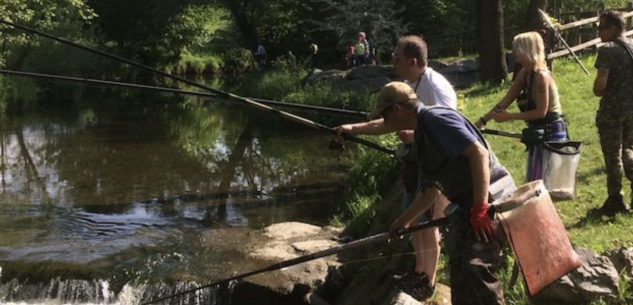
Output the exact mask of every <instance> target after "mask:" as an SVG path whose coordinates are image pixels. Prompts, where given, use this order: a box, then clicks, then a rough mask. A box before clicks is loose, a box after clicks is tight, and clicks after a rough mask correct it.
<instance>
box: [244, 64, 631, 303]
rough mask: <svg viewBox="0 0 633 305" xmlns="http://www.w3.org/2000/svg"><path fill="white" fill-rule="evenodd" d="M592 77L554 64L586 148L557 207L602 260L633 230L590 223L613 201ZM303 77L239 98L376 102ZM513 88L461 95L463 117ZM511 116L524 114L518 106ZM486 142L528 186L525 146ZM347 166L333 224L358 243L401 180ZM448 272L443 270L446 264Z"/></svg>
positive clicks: (249, 83) (374, 158)
mask: <svg viewBox="0 0 633 305" xmlns="http://www.w3.org/2000/svg"><path fill="white" fill-rule="evenodd" d="M582 61H583V64H584V65H585V66H587V67H592V66H593V63H594V62H595V56H586V57H583V58H582ZM590 71H591V72H592V75H590V76H586V75H585V74H583V73H582V70H581V69H580V67H579V66H578V65H577V64H576V63H575V62H573V61H570V60H567V59H560V60H557V61H555V62H554V78H555V80H556V82H557V84H558V88H559V93H560V99H561V103H562V106H563V110H564V112H565V113H566V114H567V116H568V121H569V133H570V137H571V138H572V140H576V141H581V142H582V143H583V146H582V155H581V161H580V166H579V168H578V173H577V179H576V183H577V185H576V191H577V195H576V198H575V199H574V200H570V201H563V202H557V203H556V204H555V205H556V208H557V210H558V213H559V215H560V217H561V219H562V220H563V222H564V224H565V226H566V228H567V230H568V233H569V236H570V238H571V240H572V243H574V245H575V246H578V247H585V248H589V249H592V250H594V251H596V252H599V253H600V252H604V251H606V250H612V249H619V248H621V247H632V246H633V232H632V231H631V230H630V228H631V227H633V215H619V216H617V217H616V218H615V219H607V218H604V217H603V218H597V217H587V212H588V211H589V210H590V209H592V208H594V207H598V206H600V205H601V204H602V203H603V201H604V200H605V199H606V197H607V195H606V176H605V173H604V163H603V159H602V152H601V149H600V144H599V141H598V134H597V130H596V127H595V113H596V110H597V109H598V102H599V99H598V98H597V97H594V96H593V94H592V91H591V88H592V86H593V80H594V78H595V73H596V71H595V69H590ZM304 76H305V71H302V70H296V71H288V70H277V71H271V72H267V73H264V74H258V75H255V76H251V77H250V78H248V79H247V80H246V81H244V82H243V83H242V85H241V86H240V87H239V88H238V91H240V93H241V94H248V95H250V96H257V97H264V98H271V99H278V100H285V101H291V102H298V103H308V104H317V105H324V106H332V107H341V108H351V109H362V110H368V109H371V108H372V106H373V104H374V102H375V95H369V96H358V95H351V94H350V95H346V94H336V93H334V92H332V91H331V90H329V89H328V88H327V87H320V86H317V87H306V88H304V87H302V86H301V83H300V79H302V78H303V77H304ZM509 86H510V83H509V82H508V83H506V84H504V85H502V86H484V85H477V86H474V87H472V88H469V89H466V90H462V91H459V92H458V97H459V100H458V107H459V110H460V111H462V112H463V113H464V114H465V115H466V116H468V117H469V118H470V119H471V120H473V121H474V120H476V119H477V118H479V116H481V115H482V114H483V113H485V112H486V111H488V110H489V109H490V108H492V107H493V105H495V104H496V103H497V102H498V101H499V100H500V99H501V98H502V97H503V96H504V95H505V93H506V91H507V89H508V87H509ZM510 111H518V110H517V108H516V106H514V105H513V106H511V108H510ZM524 125H525V124H524V123H522V122H507V123H503V124H497V123H494V122H491V123H489V125H488V126H487V127H488V128H490V129H498V130H504V131H511V132H520V131H521V129H522V128H523V127H524ZM487 139H488V140H489V142H490V144H491V146H492V148H493V150H494V152H495V154H496V155H497V157H498V158H499V159H500V160H501V162H502V163H503V164H504V165H505V166H506V167H507V168H508V169H509V170H510V172H511V173H512V175H513V177H514V178H515V181H516V182H517V184H522V183H523V182H524V181H525V178H524V176H525V174H524V171H525V163H526V153H525V146H524V145H523V144H522V143H521V142H520V141H519V140H518V139H513V138H503V137H498V136H487ZM372 140H373V141H379V142H381V143H382V144H384V145H394V146H395V144H396V143H397V140H396V139H395V137H393V136H384V137H381V138H378V139H375V138H373V139H372ZM345 160H346V162H347V163H348V165H349V168H350V170H349V177H350V178H349V181H350V185H351V189H352V194H353V195H352V196H351V197H350V199H349V200H348V201H347V204H346V206H345V207H342V209H341V213H340V215H339V216H337V217H336V218H335V219H334V222H338V223H344V224H346V225H348V229H347V231H348V232H349V233H350V234H352V235H356V236H362V235H366V234H367V231H366V229H367V228H368V227H369V222H370V220H371V219H372V218H374V216H375V215H376V204H377V203H378V202H379V201H380V198H381V195H384V193H385V191H386V190H387V188H388V187H389V186H391V185H392V184H393V182H394V180H395V177H396V169H397V166H396V164H395V162H394V161H393V159H391V157H389V156H387V155H385V154H382V153H375V152H373V151H370V150H364V149H360V150H359V151H358V152H355V153H354V154H348V155H346V157H345ZM385 168H388V169H389V170H385ZM624 185H625V187H624V188H625V192H628V183H626V182H625V183H624ZM629 196H630V194H628V193H627V194H626V197H625V198H630V197H629ZM627 200H628V199H627ZM385 225H386V224H385ZM509 259H510V258H509ZM442 265H445V262H443V264H442ZM509 272H510V270H507V271H504V273H503V275H502V278H503V279H504V282H505V283H507V282H508V281H509V278H510V276H509ZM440 280H441V281H444V282H446V280H447V277H446V274H445V272H444V274H443V275H441V276H440ZM629 285H630V281H629V279H628V278H627V277H626V276H622V277H621V283H620V286H621V290H622V293H621V296H620V299H621V303H622V304H626V303H627V301H626V300H627V299H628V300H630V299H631V298H632V297H633V293H631V289H630V286H629ZM506 296H507V301H508V303H509V304H527V303H528V302H529V300H528V298H527V297H526V294H525V290H524V287H523V286H522V285H516V286H515V287H514V288H512V289H510V288H509V287H508V286H507V285H506ZM595 304H603V303H600V302H596V303H595Z"/></svg>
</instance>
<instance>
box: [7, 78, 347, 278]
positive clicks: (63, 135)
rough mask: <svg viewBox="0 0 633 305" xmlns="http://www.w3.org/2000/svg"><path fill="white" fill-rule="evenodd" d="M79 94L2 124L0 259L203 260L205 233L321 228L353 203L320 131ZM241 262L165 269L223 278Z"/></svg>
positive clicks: (165, 99)
mask: <svg viewBox="0 0 633 305" xmlns="http://www.w3.org/2000/svg"><path fill="white" fill-rule="evenodd" d="M82 96H83V97H84V98H83V99H81V100H78V101H72V102H68V101H66V102H65V103H59V102H55V101H50V100H46V99H43V100H41V101H39V102H40V103H36V104H34V105H36V106H38V107H41V108H33V109H31V110H30V111H26V112H18V113H9V114H7V115H5V116H3V117H2V120H3V121H2V122H1V124H0V262H5V263H7V262H17V261H20V262H25V261H26V262H32V263H46V262H55V263H65V264H84V263H90V262H96V261H99V262H101V263H100V264H101V265H100V266H101V268H108V269H111V270H118V269H121V270H122V269H125V268H128V269H129V268H132V267H129V266H127V265H126V266H127V267H125V268H124V267H122V265H121V264H122V263H121V262H122V261H125V262H126V264H128V263H129V262H128V260H126V259H121V256H124V257H138V256H139V255H140V256H141V257H145V258H146V259H150V260H151V257H156V255H157V253H163V252H164V253H174V252H173V251H171V250H170V249H179V250H178V253H185V254H182V255H185V256H187V255H190V256H192V257H193V256H195V255H197V254H195V252H196V251H197V249H198V248H196V247H197V246H196V245H197V238H198V236H199V235H200V234H201V232H203V231H205V230H208V229H209V228H211V229H221V228H230V227H244V226H247V227H250V228H259V227H262V226H264V225H268V224H271V223H275V222H281V221H290V220H292V221H308V222H311V223H316V224H324V223H325V221H326V220H327V218H328V217H329V216H330V215H331V214H332V213H333V211H335V209H336V205H337V204H339V203H340V202H341V200H342V199H343V198H342V196H343V193H344V192H342V190H343V189H342V187H341V186H340V184H341V181H343V179H344V176H343V174H342V170H341V167H340V166H341V165H340V164H338V162H337V160H336V158H335V157H334V156H333V153H332V152H330V151H328V150H327V148H326V147H327V141H328V140H329V138H328V137H327V136H324V135H320V134H315V133H314V132H313V131H312V130H307V129H304V128H301V127H298V126H296V125H294V123H288V122H284V121H281V120H280V119H277V118H273V117H271V116H269V115H267V114H261V113H256V112H252V111H249V110H248V109H247V108H245V107H244V106H241V105H238V104H234V103H229V102H219V103H217V104H215V106H214V107H202V106H201V105H200V103H199V102H198V100H197V99H196V98H192V99H190V100H186V99H180V100H174V97H173V96H163V95H159V94H146V93H143V94H140V95H139V94H132V93H126V94H118V93H117V94H115V93H112V92H111V91H98V90H96V89H90V90H87V91H85V94H84V95H82ZM206 247H208V245H206ZM186 253H189V254H186ZM231 253H232V252H231V251H229V250H227V252H226V253H223V252H219V253H214V254H205V256H204V259H202V260H189V259H182V260H179V261H178V262H177V263H175V265H173V266H171V267H169V266H162V264H161V268H163V269H165V270H173V269H174V268H175V266H181V267H182V265H183V264H185V263H184V262H187V263H186V264H187V267H186V268H185V269H186V270H196V269H197V268H196V265H195V264H200V265H201V266H205V267H204V268H203V269H202V270H207V271H208V270H215V269H217V265H218V264H222V261H223V260H226V259H227V258H231V259H234V258H235V257H230V255H231ZM104 261H105V262H104ZM139 261H142V259H141V260H139ZM167 265H168V264H167ZM214 266H215V267H214ZM134 268H138V267H134ZM176 269H177V268H176ZM181 270H183V269H182V268H181ZM90 272H93V271H90ZM170 272H171V271H170ZM156 276H158V275H156ZM160 276H165V274H162V275H160ZM216 276H217V275H216ZM131 277H133V276H131ZM3 280H4V279H3Z"/></svg>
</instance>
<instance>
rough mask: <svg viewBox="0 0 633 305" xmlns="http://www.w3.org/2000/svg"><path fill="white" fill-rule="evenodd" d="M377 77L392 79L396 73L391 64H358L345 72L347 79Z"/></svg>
mask: <svg viewBox="0 0 633 305" xmlns="http://www.w3.org/2000/svg"><path fill="white" fill-rule="evenodd" d="M378 77H386V78H389V79H394V78H396V77H397V75H396V72H395V71H394V70H393V66H358V67H354V68H352V69H351V70H350V71H349V72H348V74H347V79H349V80H355V79H368V78H378Z"/></svg>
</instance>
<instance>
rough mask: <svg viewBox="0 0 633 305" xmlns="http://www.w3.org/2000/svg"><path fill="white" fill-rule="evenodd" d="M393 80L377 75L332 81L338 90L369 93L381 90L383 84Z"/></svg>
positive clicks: (334, 87) (333, 86)
mask: <svg viewBox="0 0 633 305" xmlns="http://www.w3.org/2000/svg"><path fill="white" fill-rule="evenodd" d="M389 82H391V79H390V78H388V77H375V78H366V79H355V80H345V79H341V80H337V81H334V82H332V88H333V89H334V90H335V91H338V92H345V91H348V92H354V93H357V94H368V93H374V92H378V91H380V89H382V87H383V86H385V85H386V84H388V83H389Z"/></svg>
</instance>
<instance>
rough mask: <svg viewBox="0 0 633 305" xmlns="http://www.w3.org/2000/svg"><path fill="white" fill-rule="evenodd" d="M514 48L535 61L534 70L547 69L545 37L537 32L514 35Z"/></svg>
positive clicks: (531, 60)
mask: <svg viewBox="0 0 633 305" xmlns="http://www.w3.org/2000/svg"><path fill="white" fill-rule="evenodd" d="M512 47H513V48H514V50H515V51H516V52H517V53H519V54H521V55H523V56H525V57H526V58H527V60H529V61H530V62H532V63H534V71H537V70H540V69H543V68H545V69H547V63H546V62H545V46H544V44H543V38H542V37H541V35H540V34H539V33H537V32H527V33H521V34H519V35H516V36H514V40H513V41H512Z"/></svg>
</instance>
